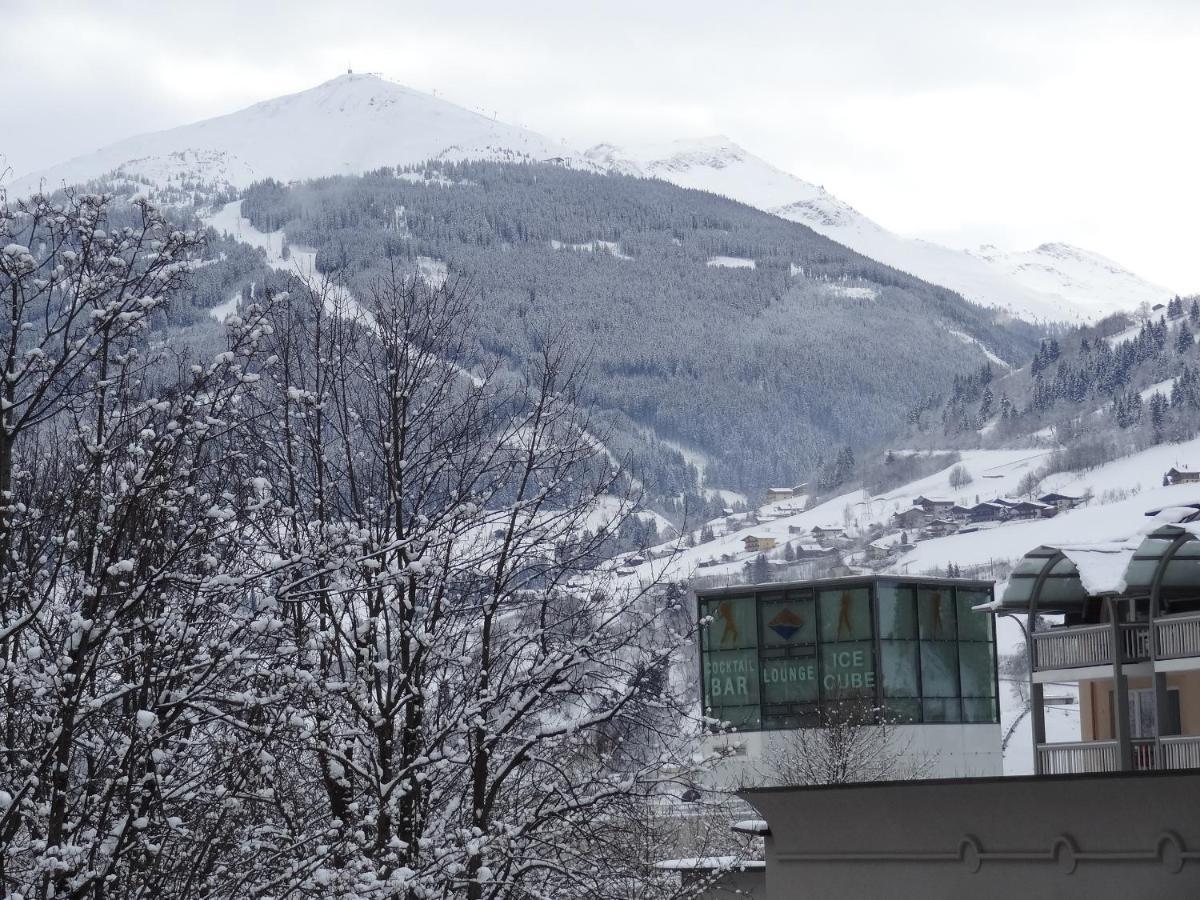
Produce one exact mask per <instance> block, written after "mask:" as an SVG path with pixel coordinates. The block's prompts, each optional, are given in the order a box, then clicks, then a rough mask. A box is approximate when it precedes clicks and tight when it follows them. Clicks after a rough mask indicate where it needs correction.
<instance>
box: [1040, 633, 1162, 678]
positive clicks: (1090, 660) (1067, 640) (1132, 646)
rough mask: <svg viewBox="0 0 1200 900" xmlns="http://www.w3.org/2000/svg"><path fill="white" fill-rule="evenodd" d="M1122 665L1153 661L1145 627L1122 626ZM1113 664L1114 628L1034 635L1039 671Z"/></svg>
mask: <svg viewBox="0 0 1200 900" xmlns="http://www.w3.org/2000/svg"><path fill="white" fill-rule="evenodd" d="M1120 634H1121V661H1122V662H1137V661H1139V660H1143V659H1147V658H1148V657H1149V655H1150V654H1149V651H1150V646H1149V629H1148V627H1147V626H1146V625H1144V624H1138V623H1130V624H1125V625H1121V626H1120ZM1112 661H1113V632H1112V626H1111V625H1077V626H1071V627H1066V628H1053V629H1051V630H1050V631H1035V632H1034V633H1033V665H1034V668H1035V669H1038V670H1046V669H1077V668H1081V667H1083V666H1106V665H1111V664H1112Z"/></svg>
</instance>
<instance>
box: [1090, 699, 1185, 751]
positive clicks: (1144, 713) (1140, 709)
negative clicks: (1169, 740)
mask: <svg viewBox="0 0 1200 900" xmlns="http://www.w3.org/2000/svg"><path fill="white" fill-rule="evenodd" d="M1108 708H1109V709H1110V710H1111V711H1112V715H1113V729H1112V732H1113V736H1114V737H1116V715H1117V706H1116V702H1115V701H1114V699H1113V692H1112V691H1109V692H1108ZM1129 731H1130V733H1131V734H1130V736H1131V737H1133V738H1134V739H1145V738H1153V737H1155V736H1156V735H1157V731H1158V729H1157V726H1156V721H1155V718H1154V688H1139V689H1137V690H1132V691H1130V692H1129ZM1180 733H1181V729H1180V719H1179V688H1174V687H1173V688H1167V727H1166V728H1165V729H1163V734H1164V735H1172V734H1180Z"/></svg>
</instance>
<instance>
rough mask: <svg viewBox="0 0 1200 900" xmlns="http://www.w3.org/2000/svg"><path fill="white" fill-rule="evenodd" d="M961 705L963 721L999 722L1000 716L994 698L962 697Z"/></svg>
mask: <svg viewBox="0 0 1200 900" xmlns="http://www.w3.org/2000/svg"><path fill="white" fill-rule="evenodd" d="M962 706H963V721H964V722H999V721H1000V716H999V714H998V712H997V708H996V701H995V699H994V698H993V699H970V698H964V699H963V702H962Z"/></svg>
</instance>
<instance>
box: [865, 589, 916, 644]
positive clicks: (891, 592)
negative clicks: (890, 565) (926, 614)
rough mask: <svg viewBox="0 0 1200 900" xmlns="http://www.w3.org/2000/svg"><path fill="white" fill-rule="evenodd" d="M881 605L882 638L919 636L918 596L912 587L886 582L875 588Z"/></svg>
mask: <svg viewBox="0 0 1200 900" xmlns="http://www.w3.org/2000/svg"><path fill="white" fill-rule="evenodd" d="M875 597H876V603H877V605H878V606H879V636H880V637H881V638H901V639H912V638H915V637H916V636H917V605H916V596H915V594H914V593H913V589H912V588H911V587H901V586H899V585H895V584H888V583H886V582H884V583H882V584H880V585H878V586H877V587H876V589H875Z"/></svg>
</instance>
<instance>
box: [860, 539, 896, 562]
mask: <svg viewBox="0 0 1200 900" xmlns="http://www.w3.org/2000/svg"><path fill="white" fill-rule="evenodd" d="M893 546H894V545H892V544H888V543H886V542H884V541H882V540H879V541H871V543H869V544H867V547H866V551H865V552H864V558H865V559H866V560H867V561H868V562H881V561H883V560H885V559H887V558H888V557H889V556H891V555H892V547H893Z"/></svg>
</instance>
